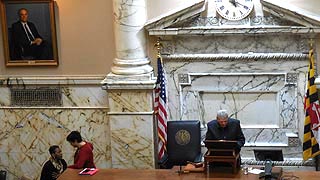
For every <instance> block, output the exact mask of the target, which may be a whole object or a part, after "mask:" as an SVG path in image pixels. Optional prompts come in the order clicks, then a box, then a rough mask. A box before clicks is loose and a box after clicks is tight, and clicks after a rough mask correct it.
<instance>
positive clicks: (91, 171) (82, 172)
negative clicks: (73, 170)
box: [79, 168, 99, 176]
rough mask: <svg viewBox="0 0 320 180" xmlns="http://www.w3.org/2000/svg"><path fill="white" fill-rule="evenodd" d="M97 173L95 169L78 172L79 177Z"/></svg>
mask: <svg viewBox="0 0 320 180" xmlns="http://www.w3.org/2000/svg"><path fill="white" fill-rule="evenodd" d="M98 171H99V169H97V168H84V169H83V170H82V171H80V172H79V175H89V176H92V175H94V174H96V173H97V172H98Z"/></svg>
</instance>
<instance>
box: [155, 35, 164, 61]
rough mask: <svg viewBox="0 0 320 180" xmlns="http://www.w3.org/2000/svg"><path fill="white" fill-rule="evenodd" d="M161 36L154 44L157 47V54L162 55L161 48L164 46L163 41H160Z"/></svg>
mask: <svg viewBox="0 0 320 180" xmlns="http://www.w3.org/2000/svg"><path fill="white" fill-rule="evenodd" d="M160 41H161V38H160V37H159V38H158V40H157V43H156V44H155V45H154V46H155V47H156V48H157V56H158V57H160V56H161V48H162V43H161V42H160Z"/></svg>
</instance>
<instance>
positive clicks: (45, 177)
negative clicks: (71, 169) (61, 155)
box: [40, 159, 67, 180]
mask: <svg viewBox="0 0 320 180" xmlns="http://www.w3.org/2000/svg"><path fill="white" fill-rule="evenodd" d="M60 161H61V163H62V166H63V171H64V170H66V169H67V163H66V161H65V160H64V159H61V160H60ZM53 173H59V170H58V169H56V168H55V167H54V166H53V164H52V162H51V161H50V160H48V161H47V162H46V163H45V164H44V166H43V168H42V171H41V177H40V180H55V179H56V178H53V177H52V174H53Z"/></svg>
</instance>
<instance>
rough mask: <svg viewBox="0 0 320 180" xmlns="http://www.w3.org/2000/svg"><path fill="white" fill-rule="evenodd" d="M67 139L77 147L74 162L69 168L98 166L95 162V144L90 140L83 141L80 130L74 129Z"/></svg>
mask: <svg viewBox="0 0 320 180" xmlns="http://www.w3.org/2000/svg"><path fill="white" fill-rule="evenodd" d="M67 141H68V142H69V143H70V144H71V146H73V147H75V148H77V151H76V152H75V154H74V164H73V165H70V166H68V168H72V169H82V168H96V166H95V164H94V162H93V145H92V144H91V143H90V142H86V141H83V140H82V137H81V134H80V132H78V131H72V132H71V133H70V134H69V135H68V136H67Z"/></svg>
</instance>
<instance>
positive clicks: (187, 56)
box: [163, 53, 308, 61]
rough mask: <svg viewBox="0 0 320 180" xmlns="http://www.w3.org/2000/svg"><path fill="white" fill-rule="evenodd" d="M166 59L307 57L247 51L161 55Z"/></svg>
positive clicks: (302, 59) (279, 58)
mask: <svg viewBox="0 0 320 180" xmlns="http://www.w3.org/2000/svg"><path fill="white" fill-rule="evenodd" d="M163 58H164V59H166V60H187V61H208V60H224V61H234V60H246V61H257V60H301V61H304V60H306V59H307V58H308V55H307V54H303V53H247V54H241V53H240V54H173V55H163Z"/></svg>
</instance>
